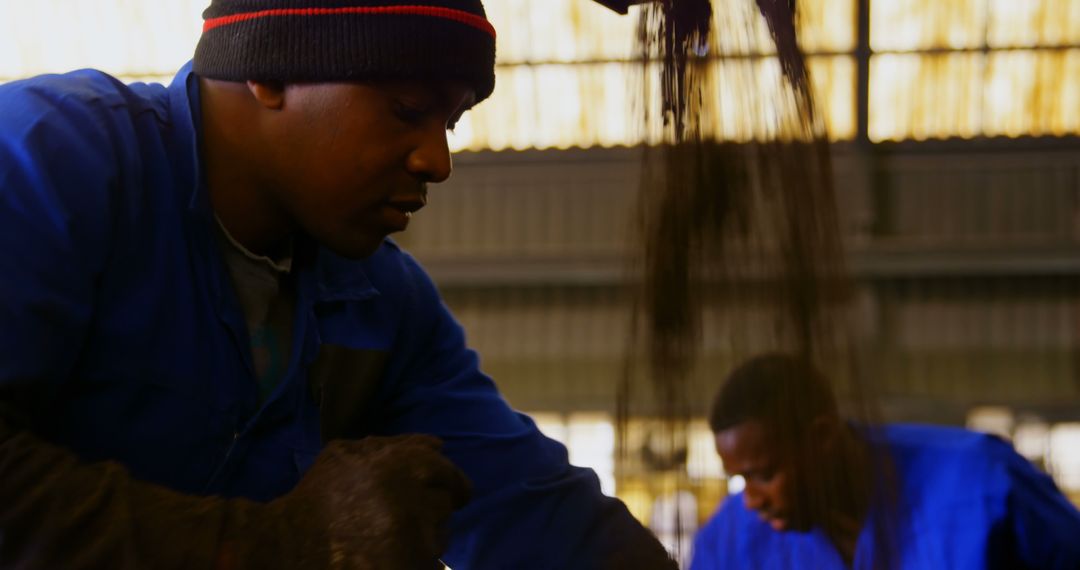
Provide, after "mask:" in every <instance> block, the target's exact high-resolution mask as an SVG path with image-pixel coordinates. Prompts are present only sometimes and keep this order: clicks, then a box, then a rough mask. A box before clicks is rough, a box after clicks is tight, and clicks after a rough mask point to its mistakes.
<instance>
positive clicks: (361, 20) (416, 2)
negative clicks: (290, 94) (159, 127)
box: [193, 0, 495, 102]
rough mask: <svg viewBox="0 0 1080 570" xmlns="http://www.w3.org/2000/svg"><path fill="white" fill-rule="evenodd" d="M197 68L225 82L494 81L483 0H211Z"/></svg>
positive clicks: (479, 89) (491, 31)
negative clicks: (380, 79) (381, 79)
mask: <svg viewBox="0 0 1080 570" xmlns="http://www.w3.org/2000/svg"><path fill="white" fill-rule="evenodd" d="M203 20H204V23H203V34H202V38H200V40H199V45H198V47H196V48H195V60H194V64H193V70H194V71H195V73H197V74H199V75H202V76H204V77H209V78H212V79H224V80H230V81H247V80H263V81H283V82H287V83H298V82H324V81H350V80H364V79H379V78H383V79H387V78H389V79H456V80H463V81H466V82H468V83H470V84H471V85H472V86H473V88H474V89H475V91H476V100H477V102H479V101H480V100H482V99H484V98H486V97H487V96H488V95H490V94H491V91H492V90H493V89H494V88H495V28H493V27H492V26H491V24H490V23H489V22H488V21H487V17H486V15H485V13H484V7H483V6H482V5H481V3H480V0H211V3H210V7H209V8H207V9H206V11H205V12H203Z"/></svg>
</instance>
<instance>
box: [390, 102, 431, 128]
mask: <svg viewBox="0 0 1080 570" xmlns="http://www.w3.org/2000/svg"><path fill="white" fill-rule="evenodd" d="M427 113H428V111H427V109H424V108H421V107H417V106H414V105H408V104H405V103H402V102H401V101H397V102H395V103H394V115H395V116H397V118H398V119H400V120H402V121H404V122H406V123H410V124H416V123H419V122H421V121H423V120H424V117H426V116H427Z"/></svg>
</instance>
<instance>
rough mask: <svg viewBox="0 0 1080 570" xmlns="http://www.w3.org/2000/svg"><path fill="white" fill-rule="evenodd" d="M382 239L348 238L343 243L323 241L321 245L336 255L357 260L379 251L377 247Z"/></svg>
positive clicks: (381, 242) (380, 244) (380, 245)
mask: <svg viewBox="0 0 1080 570" xmlns="http://www.w3.org/2000/svg"><path fill="white" fill-rule="evenodd" d="M384 241H385V238H379V239H378V240H377V241H376V240H350V241H348V242H345V243H333V242H324V243H323V244H322V245H323V247H325V248H326V249H329V250H330V251H332V252H334V254H336V255H340V256H341V257H344V258H346V259H352V260H356V261H359V260H362V259H367V258H369V257H371V256H372V255H375V252H376V251H379V248H380V247H382V244H383V242H384Z"/></svg>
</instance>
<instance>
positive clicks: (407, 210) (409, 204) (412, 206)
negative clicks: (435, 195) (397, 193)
mask: <svg viewBox="0 0 1080 570" xmlns="http://www.w3.org/2000/svg"><path fill="white" fill-rule="evenodd" d="M425 204H427V199H426V197H425V196H423V195H418V196H408V197H395V198H392V199H390V200H387V201H386V203H385V204H383V208H382V210H383V219H384V220H385V221H386V224H387V225H388V226H389V227H390V229H391V230H392V231H397V232H400V231H405V228H407V227H408V225H409V220H410V219H411V218H412V215H413V212H416V211H417V210H419V209H420V208H423V207H424V205H425Z"/></svg>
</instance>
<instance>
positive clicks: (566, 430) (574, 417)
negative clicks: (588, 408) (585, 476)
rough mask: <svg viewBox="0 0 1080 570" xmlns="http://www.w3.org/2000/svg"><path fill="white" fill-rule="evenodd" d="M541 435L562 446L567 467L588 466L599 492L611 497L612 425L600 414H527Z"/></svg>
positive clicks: (613, 484)
mask: <svg viewBox="0 0 1080 570" xmlns="http://www.w3.org/2000/svg"><path fill="white" fill-rule="evenodd" d="M529 416H530V417H531V418H533V421H535V422H536V427H538V428H539V429H540V431H541V432H543V434H544V435H546V436H548V437H550V438H551V439H554V440H555V441H557V442H559V443H561V444H563V445H565V446H566V449H567V451H568V452H569V457H570V464H571V465H577V466H579V467H588V468H589V469H592V470H593V471H595V472H596V476H597V477H599V479H600V490H601V491H603V492H604V494H605V495H609V496H615V425H614V423H612V421H611V417H610V416H608V415H607V414H602V413H575V414H570V415H569V416H563V415H561V414H553V413H550V412H536V413H530V414H529Z"/></svg>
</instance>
